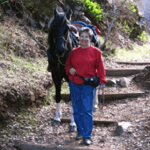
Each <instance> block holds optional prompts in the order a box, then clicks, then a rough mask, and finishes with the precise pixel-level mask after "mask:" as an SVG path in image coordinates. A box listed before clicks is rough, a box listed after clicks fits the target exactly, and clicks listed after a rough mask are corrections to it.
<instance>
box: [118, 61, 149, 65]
mask: <svg viewBox="0 0 150 150" xmlns="http://www.w3.org/2000/svg"><path fill="white" fill-rule="evenodd" d="M116 63H118V64H127V65H150V62H132V61H128V62H127V61H117V62H116Z"/></svg>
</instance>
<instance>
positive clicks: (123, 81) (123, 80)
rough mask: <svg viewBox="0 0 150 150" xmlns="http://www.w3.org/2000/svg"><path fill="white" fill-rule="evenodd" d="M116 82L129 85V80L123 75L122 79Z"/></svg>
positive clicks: (125, 85)
mask: <svg viewBox="0 0 150 150" xmlns="http://www.w3.org/2000/svg"><path fill="white" fill-rule="evenodd" d="M116 82H117V84H118V85H119V86H121V87H128V85H129V80H128V79H127V78H126V77H123V78H121V79H120V80H117V81H116Z"/></svg>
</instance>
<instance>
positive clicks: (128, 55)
mask: <svg viewBox="0 0 150 150" xmlns="http://www.w3.org/2000/svg"><path fill="white" fill-rule="evenodd" d="M149 45H150V44H148V43H146V44H144V45H142V46H139V45H137V44H134V45H133V50H128V49H118V50H116V52H115V55H114V56H115V58H117V59H118V60H122V61H133V60H141V59H143V58H146V57H148V56H150V48H149Z"/></svg>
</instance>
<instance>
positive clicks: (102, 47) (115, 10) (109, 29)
mask: <svg viewBox="0 0 150 150" xmlns="http://www.w3.org/2000/svg"><path fill="white" fill-rule="evenodd" d="M126 1H127V0H124V2H123V3H122V4H121V5H120V6H119V7H118V9H115V2H114V0H112V4H113V11H114V16H113V19H112V21H111V23H110V25H109V27H108V32H107V35H106V37H105V40H104V43H103V45H102V46H101V49H102V50H104V48H105V45H106V42H107V40H108V36H109V33H110V31H111V28H112V25H113V23H114V20H115V18H116V16H117V14H118V12H119V11H120V9H121V8H122V7H123V5H124V4H125V2H126Z"/></svg>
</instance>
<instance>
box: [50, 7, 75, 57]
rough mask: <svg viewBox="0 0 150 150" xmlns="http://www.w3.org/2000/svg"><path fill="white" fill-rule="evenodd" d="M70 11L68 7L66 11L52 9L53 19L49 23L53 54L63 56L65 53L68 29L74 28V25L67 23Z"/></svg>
mask: <svg viewBox="0 0 150 150" xmlns="http://www.w3.org/2000/svg"><path fill="white" fill-rule="evenodd" d="M71 15H72V11H71V9H69V10H68V11H67V13H58V12H57V10H56V9H54V19H53V21H52V23H51V28H52V33H53V35H50V36H53V40H54V45H55V54H56V56H57V57H63V56H64V54H65V51H66V50H67V48H66V46H65V45H66V44H65V43H66V42H67V38H68V31H69V30H75V27H74V26H72V25H70V24H69V20H70V18H71Z"/></svg>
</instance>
